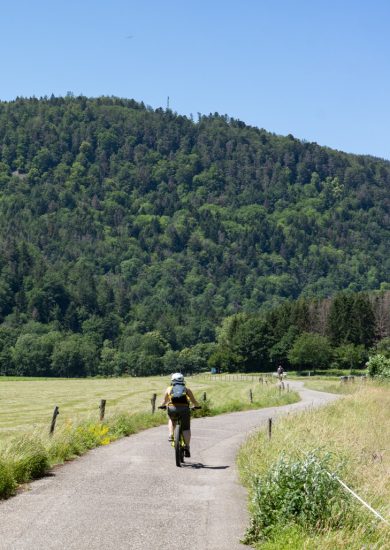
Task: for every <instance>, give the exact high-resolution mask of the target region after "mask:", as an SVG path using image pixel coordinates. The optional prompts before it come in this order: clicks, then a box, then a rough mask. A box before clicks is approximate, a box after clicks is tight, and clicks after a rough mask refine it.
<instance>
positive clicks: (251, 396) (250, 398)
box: [249, 390, 253, 403]
mask: <svg viewBox="0 0 390 550" xmlns="http://www.w3.org/2000/svg"><path fill="white" fill-rule="evenodd" d="M249 401H250V402H251V403H253V393H252V390H249Z"/></svg>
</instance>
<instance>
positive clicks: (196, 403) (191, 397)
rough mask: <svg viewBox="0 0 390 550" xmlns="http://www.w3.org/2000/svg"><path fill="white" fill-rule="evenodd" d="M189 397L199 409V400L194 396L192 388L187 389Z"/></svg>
mask: <svg viewBox="0 0 390 550" xmlns="http://www.w3.org/2000/svg"><path fill="white" fill-rule="evenodd" d="M187 395H188V397H189V398H190V400H191V403H192V404H193V405H195V407H199V403H198V402H197V400H196V399H195V397H194V394H193V393H192V391H191V390H190V388H187Z"/></svg>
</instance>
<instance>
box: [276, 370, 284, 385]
mask: <svg viewBox="0 0 390 550" xmlns="http://www.w3.org/2000/svg"><path fill="white" fill-rule="evenodd" d="M276 373H277V375H278V378H279V381H280V385H281V386H282V388H283V389H284V382H283V376H284V368H283V367H282V365H279V366H278V370H277V371H276Z"/></svg>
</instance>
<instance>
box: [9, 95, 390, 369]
mask: <svg viewBox="0 0 390 550" xmlns="http://www.w3.org/2000/svg"><path fill="white" fill-rule="evenodd" d="M0 159H1V162H0V251H1V256H0V322H2V326H1V329H2V331H3V332H2V334H3V336H2V338H3V342H5V341H6V342H8V344H9V342H13V344H14V343H15V341H16V340H15V338H16V337H18V336H19V335H20V334H21V332H22V333H23V332H24V333H25V335H28V334H32V333H40V334H43V333H47V332H48V330H49V329H47V327H50V332H51V333H61V334H62V333H67V334H73V335H75V337H76V336H91V338H92V339H94V343H95V345H96V346H97V349H98V350H99V353H100V351H101V350H102V347H103V343H104V342H106V344H107V346H108V349H109V345H108V342H110V343H111V344H110V345H113V346H114V347H119V348H120V349H122V350H124V351H125V350H127V351H129V350H134V349H136V348H137V341H138V340H137V338H138V337H139V335H142V334H147V333H153V334H154V337H153V339H152V340H153V341H152V343H151V344H150V345H151V346H162V348H164V346H165V347H167V346H168V347H171V348H172V349H181V348H183V347H186V346H191V345H193V344H196V343H202V342H203V343H205V342H210V341H212V340H213V339H214V335H215V326H216V324H218V323H219V322H220V321H221V320H222V319H223V318H224V317H225V316H227V315H231V314H233V313H236V312H257V311H259V310H261V309H263V310H264V309H269V308H271V307H273V306H275V305H279V304H280V303H282V302H284V301H286V300H287V299H297V298H299V297H314V296H315V297H319V298H323V297H327V296H330V295H332V294H334V293H335V292H336V291H338V290H341V289H348V290H351V291H355V292H356V291H362V290H376V289H379V288H384V289H386V288H389V286H388V281H389V272H390V259H389V254H388V244H389V242H390V238H389V210H390V209H389V193H388V189H389V182H390V163H389V162H387V161H384V160H381V159H376V158H372V157H368V156H354V155H350V154H345V153H342V152H339V151H334V150H331V149H328V148H324V147H320V146H318V145H317V144H315V143H304V142H301V141H299V140H297V139H295V138H294V137H293V136H291V135H290V136H287V137H281V136H277V135H274V134H270V133H268V132H266V131H265V130H262V129H258V128H254V127H250V126H247V125H245V124H244V123H243V122H241V121H238V120H233V119H230V118H229V117H227V116H220V115H218V114H214V115H210V116H199V118H198V120H197V121H196V122H194V121H193V120H191V119H189V118H186V117H183V116H178V115H176V114H175V113H173V112H171V111H170V110H166V111H164V110H162V109H157V110H152V109H150V108H148V107H145V106H144V105H143V104H139V103H136V102H135V101H132V100H124V99H119V98H106V97H102V98H97V99H89V98H86V97H76V98H75V97H72V96H67V97H65V98H57V97H51V98H42V99H35V98H33V99H23V98H19V99H16V100H15V101H13V102H0ZM44 327H46V328H44ZM4 334H5V336H4ZM53 338H54V336H53ZM77 342H79V340H77ZM84 343H85V342H84ZM8 344H7V345H8ZM13 344H12V345H13ZM69 345H70V347H72V345H73V346H75V345H76V340H75V341H74V342H73V344H69ZM80 345H81V344H80ZM3 347H4V344H3ZM107 353H108V352H107ZM0 363H1V360H0Z"/></svg>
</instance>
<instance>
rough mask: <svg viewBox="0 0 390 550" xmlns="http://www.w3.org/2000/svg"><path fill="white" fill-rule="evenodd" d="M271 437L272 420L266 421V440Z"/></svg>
mask: <svg viewBox="0 0 390 550" xmlns="http://www.w3.org/2000/svg"><path fill="white" fill-rule="evenodd" d="M271 436H272V418H269V419H268V439H271Z"/></svg>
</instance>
